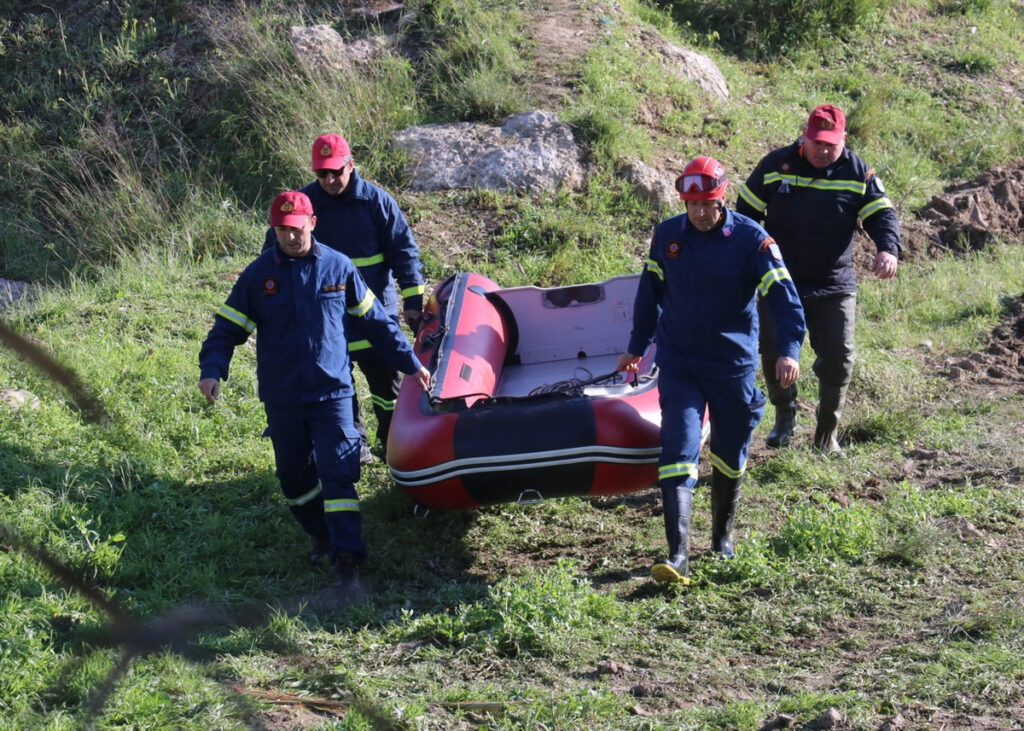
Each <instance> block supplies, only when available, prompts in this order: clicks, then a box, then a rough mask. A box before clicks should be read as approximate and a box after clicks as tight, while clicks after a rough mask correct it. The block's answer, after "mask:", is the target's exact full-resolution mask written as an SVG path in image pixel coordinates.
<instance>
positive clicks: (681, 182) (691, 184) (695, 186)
mask: <svg viewBox="0 0 1024 731" xmlns="http://www.w3.org/2000/svg"><path fill="white" fill-rule="evenodd" d="M727 180H728V178H727V177H725V176H724V175H723V176H722V177H720V178H712V177H711V176H710V175H700V174H693V175H680V176H679V177H678V178H676V190H677V191H679V192H680V193H693V192H694V191H696V192H697V193H710V192H711V191H713V190H716V189H718V188H720V187H721V186H722V184H724V183H725V182H726V181H727Z"/></svg>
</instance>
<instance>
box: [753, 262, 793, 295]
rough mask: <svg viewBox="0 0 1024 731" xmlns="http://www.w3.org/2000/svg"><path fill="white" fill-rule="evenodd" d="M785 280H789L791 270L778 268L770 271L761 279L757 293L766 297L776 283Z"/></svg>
mask: <svg viewBox="0 0 1024 731" xmlns="http://www.w3.org/2000/svg"><path fill="white" fill-rule="evenodd" d="M783 279H789V270H788V269H786V267H776V268H774V269H769V270H768V272H766V273H765V275H764V276H763V277H761V283H760V284H758V285H757V291H758V292H760V293H761V296H762V297H764V296H765V295H766V294H768V290H769V289H771V288H772V285H773V284H775V283H776V282H781V281H782V280H783Z"/></svg>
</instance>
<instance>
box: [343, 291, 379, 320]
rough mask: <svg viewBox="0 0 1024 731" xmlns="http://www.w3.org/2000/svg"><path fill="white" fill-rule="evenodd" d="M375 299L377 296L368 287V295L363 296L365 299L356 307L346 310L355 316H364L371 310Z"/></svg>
mask: <svg viewBox="0 0 1024 731" xmlns="http://www.w3.org/2000/svg"><path fill="white" fill-rule="evenodd" d="M375 299H377V298H376V297H375V296H374V294H373V292H372V291H370V290H369V289H368V290H366V296H365V297H363V301H362V302H360V303H359V304H358V305H356V306H355V307H349V308H348V309H347V310H346V312H348V314H350V315H352V316H353V317H362V316H363V315H365V314H366V313H367V312H369V311H370V308H371V307H373V301H374V300H375Z"/></svg>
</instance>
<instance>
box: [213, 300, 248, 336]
mask: <svg viewBox="0 0 1024 731" xmlns="http://www.w3.org/2000/svg"><path fill="white" fill-rule="evenodd" d="M217 314H218V315H220V316H221V317H223V318H224V319H225V320H227V321H228V322H233V323H235V324H236V325H238V326H239V327H240V328H242V329H243V330H245V331H246V332H247V333H251V332H252V331H253V330H255V329H256V323H255V322H253V321H252V320H250V319H249V318H248V317H247V316H246V315H245V314H244V313H242V312H239V311H238V310H236V309H235V308H234V307H228V306H227V305H221V307H220V309H219V310H217Z"/></svg>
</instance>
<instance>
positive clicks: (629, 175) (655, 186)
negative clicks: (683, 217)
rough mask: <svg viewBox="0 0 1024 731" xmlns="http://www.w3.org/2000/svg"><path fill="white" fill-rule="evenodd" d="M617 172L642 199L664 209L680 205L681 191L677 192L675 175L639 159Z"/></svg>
mask: <svg viewBox="0 0 1024 731" xmlns="http://www.w3.org/2000/svg"><path fill="white" fill-rule="evenodd" d="M617 172H618V174H619V175H620V176H622V179H623V180H625V181H627V182H628V183H630V184H631V185H632V186H633V190H635V191H636V194H637V196H638V197H640V198H641V199H643V200H645V201H649V202H650V203H653V204H654V205H656V206H658V207H660V208H663V209H664V208H671V207H673V206H676V205H678V203H679V193H677V192H676V187H675V176H674V175H670V174H669V173H664V172H662V171H661V170H658V169H657V168H653V167H651V166H650V165H648V164H647V163H644V162H640V161H639V160H633V161H631V162H628V163H626V164H625V165H623V166H622V167H621V168H619V169H618V171H617Z"/></svg>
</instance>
